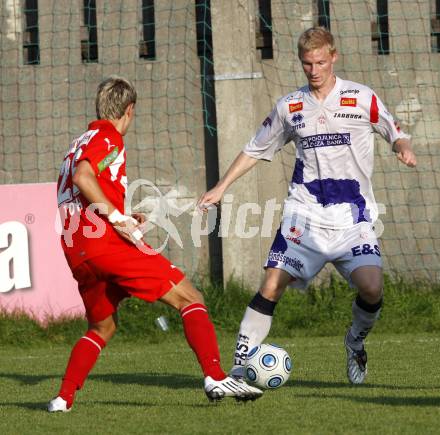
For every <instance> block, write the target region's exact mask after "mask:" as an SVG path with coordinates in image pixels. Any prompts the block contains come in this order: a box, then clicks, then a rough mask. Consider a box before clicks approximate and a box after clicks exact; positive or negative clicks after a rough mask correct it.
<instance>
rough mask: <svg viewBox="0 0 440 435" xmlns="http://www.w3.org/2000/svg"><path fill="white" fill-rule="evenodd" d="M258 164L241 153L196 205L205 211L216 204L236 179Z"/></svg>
mask: <svg viewBox="0 0 440 435" xmlns="http://www.w3.org/2000/svg"><path fill="white" fill-rule="evenodd" d="M257 163H258V159H255V158H253V157H250V156H248V155H247V154H245V153H244V152H241V153H240V154H239V155H238V156H237V157H236V158H235V160H234V161H233V162H232V164H231V166H230V167H229V169H228V170H227V171H226V173H225V175H224V176H223V177H222V178H221V179H220V180H219V182H218V183H217V184H216V185H215V187H214V188H212V189H211V190H209V191H208V192H206V193H205V194H203V195H202V196H201V197H200V199H199V201H198V203H197V205H198V206H199V207H200V208H201V209H202V210H206V209H207V207H208V206H209V205H211V204H217V203H218V202H220V200H221V199H222V196H223V194H224V193H225V191H226V189H227V188H228V187H229V186H230V185H231V184H232V183H233V182H234V181H235V180H236V179H237V178H240V177H241V176H242V175H244V174H245V173H246V172H248V171H249V170H250V169H251V168H253V167H254V166H255V165H256V164H257Z"/></svg>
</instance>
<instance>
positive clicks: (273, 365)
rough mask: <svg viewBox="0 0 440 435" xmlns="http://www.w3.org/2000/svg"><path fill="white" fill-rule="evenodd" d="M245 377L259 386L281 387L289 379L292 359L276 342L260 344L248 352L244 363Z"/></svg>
mask: <svg viewBox="0 0 440 435" xmlns="http://www.w3.org/2000/svg"><path fill="white" fill-rule="evenodd" d="M244 368H245V373H246V378H247V380H248V381H250V382H251V383H253V384H255V385H257V386H258V387H261V388H268V389H274V388H278V387H281V385H283V384H284V383H285V382H286V381H287V379H289V376H290V372H291V371H292V360H291V358H290V356H289V354H288V353H287V352H286V351H285V350H284V349H283V348H282V347H279V346H277V345H276V344H261V345H260V346H256V347H254V348H253V349H251V351H250V352H249V353H248V356H247V358H246V362H245V363H244Z"/></svg>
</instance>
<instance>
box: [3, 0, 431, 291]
mask: <svg viewBox="0 0 440 435" xmlns="http://www.w3.org/2000/svg"><path fill="white" fill-rule="evenodd" d="M256 3H257V2H256V1H255V0H211V7H212V28H213V45H214V57H215V59H214V63H215V74H216V79H217V80H216V82H215V84H216V96H217V101H216V108H217V118H218V126H217V127H218V128H217V133H218V143H219V165H220V173H221V174H223V173H224V172H225V170H226V169H227V167H228V166H229V165H230V163H231V162H232V160H233V159H234V157H235V156H236V155H237V154H238V152H239V151H240V150H241V149H242V147H243V145H244V144H245V143H246V142H247V141H248V140H249V138H250V137H251V136H252V135H253V134H254V132H255V130H256V128H257V127H258V126H259V125H260V124H261V122H262V120H263V119H264V118H265V117H266V116H267V114H268V113H269V111H270V110H271V108H272V106H273V104H274V103H275V101H276V100H277V99H278V98H279V97H280V96H282V95H284V94H286V93H287V92H289V91H291V90H293V89H295V88H296V87H297V86H300V85H302V84H304V81H305V80H304V75H303V73H302V70H301V66H300V64H299V62H298V60H297V55H296V48H295V45H296V40H297V38H298V36H299V34H300V33H301V32H302V31H303V30H305V29H306V28H308V27H310V26H311V25H313V22H314V17H313V8H312V2H311V1H309V0H299V1H296V0H295V1H293V0H272V17H273V43H274V59H271V60H263V61H262V60H261V58H260V55H259V52H258V51H257V50H256V47H255V46H256V44H255V33H256V19H255V18H256V14H257V10H256ZM374 3H375V2H372V3H371V4H372V5H374ZM21 4H22V2H21V1H19V0H2V7H1V12H0V13H1V29H2V30H1V43H0V44H1V46H0V49H1V80H0V95H1V106H0V110H1V113H0V182H1V183H31V182H44V181H56V179H57V175H58V167H59V165H60V162H61V160H62V158H63V155H64V153H65V151H66V149H67V147H68V144H69V142H70V141H71V139H72V138H74V137H75V136H76V135H78V134H80V133H81V132H82V131H83V130H84V129H85V128H86V125H87V122H88V121H89V120H91V119H93V118H94V116H95V114H94V94H95V90H96V85H97V84H98V82H99V81H100V80H101V79H102V78H104V77H106V76H108V75H110V74H121V75H125V76H127V77H129V78H130V79H131V80H132V81H133V82H134V83H135V85H136V87H137V90H138V93H139V100H138V104H137V109H136V111H137V115H136V120H135V123H134V125H133V126H132V128H131V130H130V132H129V134H128V135H127V136H126V144H127V148H128V175H129V179H130V181H133V180H135V179H139V178H142V179H147V180H150V181H152V182H153V183H155V184H156V185H157V186H158V187H159V188H160V190H161V192H162V194H166V193H167V192H169V191H170V190H171V191H172V194H171V196H173V197H176V201H175V204H176V205H177V206H181V207H184V206H186V205H188V204H189V203H190V202H191V201H194V200H195V199H196V198H197V197H198V195H199V194H200V193H202V192H203V191H204V190H205V187H206V186H205V184H206V183H205V163H204V162H205V160H204V144H203V118H202V115H203V113H202V111H203V109H202V102H201V89H200V73H199V67H200V64H199V59H198V57H197V50H196V26H195V12H194V6H195V5H194V2H193V1H190V0H160V1H156V44H157V47H156V49H157V59H156V60H154V61H148V60H143V59H139V57H138V40H139V39H140V7H141V2H140V1H138V0H127V1H123V2H122V1H109V0H105V1H98V2H97V4H98V19H97V21H98V50H99V62H98V63H89V64H84V63H82V61H81V51H80V50H81V47H80V40H81V36H80V23H81V21H82V20H81V14H82V11H81V10H80V5H81V2H79V1H74V2H73V1H66V0H59V1H55V0H40V1H39V11H40V16H39V24H40V50H41V63H40V65H37V66H30V65H23V59H22V27H23V17H22V12H21ZM330 4H331V9H330V15H331V26H332V31H333V32H334V34H335V35H336V37H337V43H338V47H339V51H340V60H339V62H338V66H337V72H338V74H339V75H340V76H341V77H343V78H349V79H351V80H354V81H360V82H363V83H365V84H367V85H370V86H372V87H373V88H374V89H375V90H376V91H377V93H378V94H379V96H380V97H381V98H382V99H383V100H384V101H385V102H386V104H387V105H388V107H389V109H390V110H391V111H392V112H394V113H395V114H397V117H398V118H400V120H401V123H402V127H403V128H404V129H405V130H406V131H408V132H409V133H411V134H412V135H413V143H414V146H415V150H416V152H417V154H418V160H419V166H418V168H417V169H416V170H410V169H407V168H405V167H403V166H402V165H400V164H398V163H397V161H396V158H395V156H394V155H393V154H392V153H391V150H390V146H389V145H388V144H386V143H385V142H384V141H383V140H382V139H380V138H377V140H376V171H375V174H374V185H375V191H376V197H377V201H378V202H381V203H383V204H384V205H385V207H386V214H384V215H382V216H381V219H382V220H383V222H384V225H385V232H384V234H383V237H382V243H383V251H384V260H385V266H386V270H387V271H389V272H392V271H397V272H398V273H399V274H405V275H407V276H409V277H411V278H412V277H415V276H416V277H422V278H429V279H433V280H438V279H439V277H440V262H439V254H438V253H439V248H440V225H439V224H440V194H439V192H440V190H439V184H440V173H439V169H438V168H439V167H440V151H439V150H440V147H439V145H440V133H439V132H440V110H439V108H440V89H439V88H440V85H439V83H440V77H439V71H440V55H439V54H437V53H436V54H434V53H431V52H430V37H429V33H430V20H429V1H428V0H418V1H409V0H403V1H390V2H389V24H390V47H391V53H390V55H389V56H378V55H377V54H375V53H373V52H372V44H371V33H370V28H371V19H372V18H371V12H372V7H371V5H370V2H367V1H364V0H357V1H348V0H345V1H344V0H334V1H332V2H331V3H330ZM293 164H294V148H293V146H290V145H287V146H286V147H285V149H284V150H283V152H282V153H279V154H278V155H277V156H276V158H275V159H274V162H272V163H270V164H269V163H263V162H262V163H260V164H259V165H258V166H257V168H256V169H254V170H253V171H251V172H250V173H248V174H247V175H245V176H244V177H243V178H242V179H240V180H239V181H238V182H237V183H235V184H234V185H233V187H232V188H231V189H230V191H229V194H231V195H232V196H228V197H226V198H225V201H224V203H223V219H224V221H225V222H226V221H228V222H230V225H229V228H227V227H226V225H224V228H223V231H224V235H225V236H227V237H223V238H222V242H223V258H224V275H225V278H226V279H227V278H228V277H229V276H230V275H232V274H233V275H235V276H236V277H237V278H240V279H242V280H243V281H245V282H247V283H249V284H251V285H252V286H253V287H257V286H258V283H259V282H260V279H261V277H262V267H261V266H262V264H263V263H264V261H265V258H266V255H267V252H268V249H269V247H270V244H271V242H272V237H273V234H274V232H275V230H276V227H277V225H278V223H279V215H280V212H279V210H278V211H276V213H275V217H274V219H273V225H272V228H271V231H269V234H267V233H266V234H263V235H261V233H258V234H257V235H256V236H253V237H249V238H246V236H249V235H252V227H259V228H261V226H262V224H263V222H264V214H263V212H264V210H265V205H266V202H267V201H271V200H272V201H276V202H277V204H278V205H280V206H281V205H282V201H283V199H284V198H285V196H286V193H287V183H288V181H289V180H290V178H291V175H292V168H293ZM146 193H150V194H151V193H152V192H151V191H150V192H146V191H143V192H142V193H140V192H137V194H136V199H138V200H140V199H141V198H143V197H144V196H145V195H146ZM248 202H250V203H255V204H256V205H257V208H255V207H254V208H252V209H246V208H243V207H246V206H244V205H243V204H245V203H248ZM258 206H259V207H260V209H259V208H258ZM228 214H229V215H230V216H231V218H230V219H229V218H228ZM237 214H238V215H241V216H242V217H246V218H247V219H246V227H245V228H240V225H238V227H237ZM266 218H267V216H266ZM171 219H172V221H173V222H174V224H175V225H176V227H177V230H178V232H179V234H180V236H181V238H182V241H183V247H184V249H183V250H182V249H181V248H180V247H179V246H177V244H176V243H175V242H170V243H169V244H168V246H167V249H166V250H165V254H166V255H167V256H169V257H170V258H171V259H172V260H173V261H174V262H176V263H177V264H179V265H181V266H183V267H184V268H185V270H186V271H187V272H188V273H189V274H192V273H194V272H196V271H201V270H206V265H207V262H208V258H207V249H206V238H204V239H203V245H202V249H198V248H195V247H194V246H193V242H192V240H191V236H190V224H191V215H190V214H188V213H183V214H182V215H180V216H179V217H173V216H172V217H171ZM226 230H228V231H226ZM243 230H244V234H242V236H243V235H244V236H245V237H244V238H243V237H239V236H237V232H238V233H240V231H242V232H243ZM164 238H165V234H164V232H163V231H162V230H156V231H152V233H151V234H149V241H151V242H152V244H153V246H159V245H160V243H161V242H162V241H163V240H164ZM329 270H331V268H327V269H326V271H325V272H324V274H322V275H321V277H320V279H323V278H325V275H326V273H328V271H329Z"/></svg>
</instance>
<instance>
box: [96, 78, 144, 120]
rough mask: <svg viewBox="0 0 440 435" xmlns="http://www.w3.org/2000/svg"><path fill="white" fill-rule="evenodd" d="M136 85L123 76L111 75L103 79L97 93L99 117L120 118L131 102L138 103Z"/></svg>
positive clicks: (97, 114) (97, 112)
mask: <svg viewBox="0 0 440 435" xmlns="http://www.w3.org/2000/svg"><path fill="white" fill-rule="evenodd" d="M136 99H137V94H136V89H135V88H134V86H133V85H132V84H131V83H130V81H128V80H127V79H125V78H123V77H118V76H111V77H109V78H107V79H105V80H103V81H102V82H101V83H100V84H99V86H98V91H97V93H96V100H95V105H96V116H97V117H98V119H111V120H115V119H120V118H122V117H123V116H124V113H125V110H126V109H127V107H128V106H129V105H130V104H136Z"/></svg>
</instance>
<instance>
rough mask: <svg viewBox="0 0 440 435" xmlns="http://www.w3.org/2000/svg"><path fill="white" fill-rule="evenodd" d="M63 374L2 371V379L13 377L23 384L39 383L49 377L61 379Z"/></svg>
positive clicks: (0, 375)
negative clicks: (30, 373)
mask: <svg viewBox="0 0 440 435" xmlns="http://www.w3.org/2000/svg"><path fill="white" fill-rule="evenodd" d="M61 377H62V375H61V374H60V375H25V374H23V373H1V374H0V379H2V378H3V379H12V380H14V381H17V382H19V383H20V384H22V385H37V384H39V383H40V382H43V381H47V380H48V379H56V378H59V379H60V380H61Z"/></svg>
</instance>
